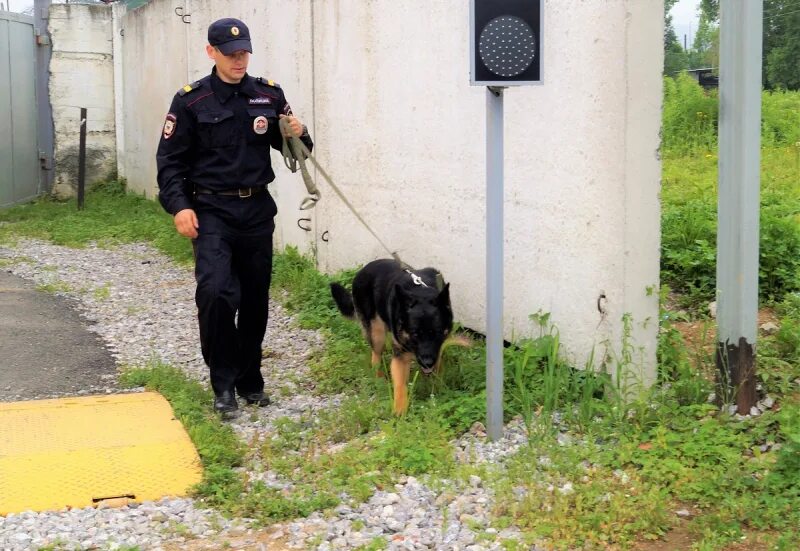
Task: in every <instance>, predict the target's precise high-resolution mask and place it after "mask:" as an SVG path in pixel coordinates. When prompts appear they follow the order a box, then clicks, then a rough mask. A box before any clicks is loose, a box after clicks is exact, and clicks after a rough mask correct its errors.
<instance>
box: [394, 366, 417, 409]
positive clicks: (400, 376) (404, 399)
mask: <svg viewBox="0 0 800 551" xmlns="http://www.w3.org/2000/svg"><path fill="white" fill-rule="evenodd" d="M413 358H414V355H413V354H411V353H410V352H399V353H398V352H397V351H394V353H393V354H392V386H393V387H394V414H395V415H405V413H406V411H408V374H409V372H410V371H411V360H413Z"/></svg>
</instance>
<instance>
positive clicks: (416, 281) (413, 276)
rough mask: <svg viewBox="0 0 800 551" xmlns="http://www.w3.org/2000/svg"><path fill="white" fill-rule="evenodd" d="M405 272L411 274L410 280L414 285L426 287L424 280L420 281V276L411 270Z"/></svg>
mask: <svg viewBox="0 0 800 551" xmlns="http://www.w3.org/2000/svg"><path fill="white" fill-rule="evenodd" d="M406 273H407V274H408V275H410V276H411V281H413V282H414V285H422V286H423V287H427V285H425V282H424V281H422V278H421V277H419V276H418V275H417V274H415V273H414V272H412V271H411V270H406Z"/></svg>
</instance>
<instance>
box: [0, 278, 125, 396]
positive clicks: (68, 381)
mask: <svg viewBox="0 0 800 551" xmlns="http://www.w3.org/2000/svg"><path fill="white" fill-rule="evenodd" d="M115 374H116V364H115V362H114V358H113V357H112V356H111V354H110V353H109V352H108V350H106V348H105V347H104V345H103V342H102V340H101V339H100V337H98V336H97V335H96V334H94V333H91V332H90V331H89V330H88V329H86V325H85V322H84V321H83V320H82V319H81V317H80V316H79V315H78V313H77V312H76V311H75V310H74V309H73V308H72V305H71V303H70V301H69V300H68V299H66V298H63V297H59V296H56V295H54V294H52V293H48V292H45V291H40V290H37V289H36V286H35V285H34V284H32V283H30V282H29V281H26V280H24V279H21V278H19V277H17V276H14V275H12V274H9V273H8V272H5V271H3V270H0V402H12V401H19V400H27V399H35V398H47V397H55V396H64V395H75V394H84V393H97V392H102V391H103V389H107V388H111V387H113V386H114V385H115V380H116V376H115Z"/></svg>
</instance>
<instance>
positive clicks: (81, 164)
mask: <svg viewBox="0 0 800 551" xmlns="http://www.w3.org/2000/svg"><path fill="white" fill-rule="evenodd" d="M86 126H87V122H86V108H85V107H81V133H80V140H79V142H78V143H79V145H78V210H83V198H84V195H85V192H86Z"/></svg>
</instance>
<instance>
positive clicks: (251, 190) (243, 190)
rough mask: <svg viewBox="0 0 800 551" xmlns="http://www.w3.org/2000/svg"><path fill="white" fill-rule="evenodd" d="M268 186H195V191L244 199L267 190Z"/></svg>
mask: <svg viewBox="0 0 800 551" xmlns="http://www.w3.org/2000/svg"><path fill="white" fill-rule="evenodd" d="M266 189H267V188H266V187H264V186H257V187H240V188H236V189H219V190H214V189H208V188H205V187H200V186H195V187H194V192H195V193H198V194H202V195H233V196H235V197H241V198H242V199H246V198H248V197H250V196H252V195H256V194H258V193H262V192H264V191H266Z"/></svg>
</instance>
